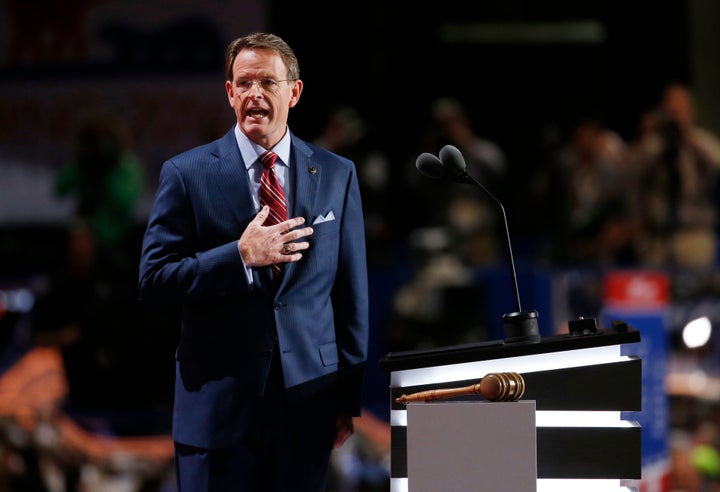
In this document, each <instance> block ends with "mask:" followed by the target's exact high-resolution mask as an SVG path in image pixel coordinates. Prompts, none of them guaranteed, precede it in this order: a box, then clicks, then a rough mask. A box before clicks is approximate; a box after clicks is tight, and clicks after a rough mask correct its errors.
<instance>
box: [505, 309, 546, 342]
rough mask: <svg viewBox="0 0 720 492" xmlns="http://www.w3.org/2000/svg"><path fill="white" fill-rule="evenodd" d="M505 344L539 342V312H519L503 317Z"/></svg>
mask: <svg viewBox="0 0 720 492" xmlns="http://www.w3.org/2000/svg"><path fill="white" fill-rule="evenodd" d="M503 328H504V329H505V342H506V343H515V342H539V341H540V328H539V327H538V312H537V311H535V310H527V311H518V312H515V313H508V314H504V315H503Z"/></svg>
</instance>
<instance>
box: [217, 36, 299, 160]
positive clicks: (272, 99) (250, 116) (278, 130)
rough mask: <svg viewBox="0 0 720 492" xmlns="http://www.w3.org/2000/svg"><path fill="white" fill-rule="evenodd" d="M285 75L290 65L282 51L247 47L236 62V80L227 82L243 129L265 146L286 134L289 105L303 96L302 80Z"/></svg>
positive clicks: (228, 92) (231, 99)
mask: <svg viewBox="0 0 720 492" xmlns="http://www.w3.org/2000/svg"><path fill="white" fill-rule="evenodd" d="M286 79H287V67H286V66H285V64H284V63H283V61H282V58H280V55H278V54H277V53H275V52H274V51H272V50H268V49H245V50H242V51H240V53H238V55H237V57H236V58H235V61H234V62H233V80H232V81H229V80H228V81H226V82H225V89H226V90H227V94H228V101H229V102H230V107H232V108H233V110H234V111H235V115H236V117H237V121H238V124H239V125H240V130H242V132H243V133H244V134H245V135H247V137H248V138H249V139H250V140H252V141H253V142H255V143H257V144H259V145H261V146H262V147H264V148H266V149H269V148H271V147H273V146H274V145H275V144H276V143H278V142H279V141H280V139H281V138H282V137H283V135H284V134H285V129H286V127H287V120H288V113H289V112H290V108H292V107H293V106H295V105H296V104H297V102H298V100H299V99H300V93H301V92H302V86H303V85H302V81H300V80H294V81H288V80H286ZM273 81H274V82H276V84H273Z"/></svg>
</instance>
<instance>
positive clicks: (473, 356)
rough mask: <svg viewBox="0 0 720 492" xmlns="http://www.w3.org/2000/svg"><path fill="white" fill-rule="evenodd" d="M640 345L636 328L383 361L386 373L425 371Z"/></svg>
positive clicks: (436, 350)
mask: <svg viewBox="0 0 720 492" xmlns="http://www.w3.org/2000/svg"><path fill="white" fill-rule="evenodd" d="M639 341H640V332H639V331H637V330H636V329H634V328H630V327H623V328H621V329H608V330H598V331H597V332H596V333H592V334H588V335H570V334H563V335H552V336H547V337H542V338H540V340H539V341H534V342H523V341H521V342H512V343H510V342H505V341H504V340H494V341H489V342H477V343H469V344H462V345H451V346H446V347H438V348H432V349H419V350H407V351H400V352H389V353H388V354H387V355H386V356H385V357H384V358H383V359H381V360H380V369H381V370H383V371H388V372H392V371H404V370H408V369H419V368H423V367H434V366H443V365H448V364H461V363H464V362H474V361H478V360H492V359H504V358H507V357H520V356H523V355H537V354H545V353H551V352H563V351H567V350H579V349H586V348H594V347H603V346H609V345H620V344H627V343H635V342H639Z"/></svg>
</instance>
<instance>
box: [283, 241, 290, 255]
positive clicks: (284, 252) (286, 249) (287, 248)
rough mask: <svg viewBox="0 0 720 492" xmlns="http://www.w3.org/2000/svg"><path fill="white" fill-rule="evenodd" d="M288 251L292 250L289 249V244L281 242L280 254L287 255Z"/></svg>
mask: <svg viewBox="0 0 720 492" xmlns="http://www.w3.org/2000/svg"><path fill="white" fill-rule="evenodd" d="M290 253H292V251H291V250H290V244H289V243H285V244H283V247H282V254H284V255H289V254H290Z"/></svg>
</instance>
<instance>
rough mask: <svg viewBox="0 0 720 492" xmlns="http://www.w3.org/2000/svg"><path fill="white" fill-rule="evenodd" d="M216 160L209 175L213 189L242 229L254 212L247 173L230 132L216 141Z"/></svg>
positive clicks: (233, 136)
mask: <svg viewBox="0 0 720 492" xmlns="http://www.w3.org/2000/svg"><path fill="white" fill-rule="evenodd" d="M217 158H218V160H217V162H216V166H217V169H216V170H215V171H216V172H213V173H211V176H212V179H214V180H215V189H216V190H218V195H219V197H220V198H221V199H222V200H223V201H224V202H225V203H224V205H225V206H227V207H228V210H230V213H231V214H232V217H233V218H234V219H235V220H236V221H237V222H238V224H240V226H241V228H243V229H244V228H245V226H246V225H247V223H248V222H249V221H250V220H252V218H253V217H254V216H255V212H256V211H255V205H254V203H253V198H252V195H251V194H250V183H249V182H248V173H247V170H246V169H245V163H244V162H243V160H242V156H241V155H240V149H238V146H237V142H236V141H235V134H234V133H233V131H232V130H231V131H230V132H229V133H228V134H227V135H225V137H223V138H222V139H220V140H219V141H218V152H217ZM240 230H242V229H240Z"/></svg>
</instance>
